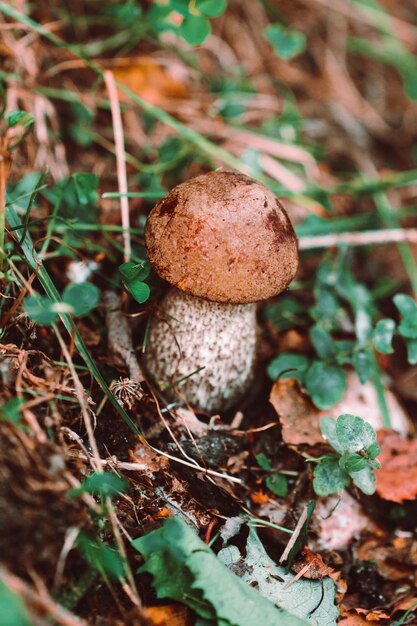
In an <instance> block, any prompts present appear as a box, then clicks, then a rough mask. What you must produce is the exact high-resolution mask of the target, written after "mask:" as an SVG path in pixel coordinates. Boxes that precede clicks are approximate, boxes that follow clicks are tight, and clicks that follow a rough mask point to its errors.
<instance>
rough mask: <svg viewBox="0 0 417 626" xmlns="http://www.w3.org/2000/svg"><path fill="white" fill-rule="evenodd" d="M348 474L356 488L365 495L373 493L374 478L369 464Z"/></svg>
mask: <svg viewBox="0 0 417 626" xmlns="http://www.w3.org/2000/svg"><path fill="white" fill-rule="evenodd" d="M350 476H351V478H352V480H353V482H354V483H355V485H356V486H357V488H358V489H360V490H361V491H363V493H365V494H366V495H367V496H371V495H372V494H374V493H375V488H376V478H375V474H374V473H373V471H372V468H371V467H370V465H367V466H366V467H365V468H364V469H362V470H360V471H359V472H351V473H350Z"/></svg>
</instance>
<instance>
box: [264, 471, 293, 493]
mask: <svg viewBox="0 0 417 626" xmlns="http://www.w3.org/2000/svg"><path fill="white" fill-rule="evenodd" d="M265 485H266V486H267V487H268V489H270V490H271V491H272V493H274V494H275V495H276V496H280V497H281V498H283V497H284V496H286V495H287V493H288V481H287V479H286V478H285V476H283V475H282V474H271V475H270V476H267V478H266V480H265Z"/></svg>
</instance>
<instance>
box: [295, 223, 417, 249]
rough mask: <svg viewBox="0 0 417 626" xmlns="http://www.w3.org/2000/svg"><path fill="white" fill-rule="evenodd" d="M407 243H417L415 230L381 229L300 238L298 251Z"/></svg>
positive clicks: (416, 230)
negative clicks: (341, 246) (342, 246)
mask: <svg viewBox="0 0 417 626" xmlns="http://www.w3.org/2000/svg"><path fill="white" fill-rule="evenodd" d="M404 241H408V242H410V243H417V228H383V229H381V230H364V231H361V232H357V233H331V234H330V235H317V236H312V237H300V238H299V239H298V245H299V248H300V250H314V249H315V248H332V247H334V246H340V245H342V244H346V245H349V246H369V245H384V244H389V243H399V242H404Z"/></svg>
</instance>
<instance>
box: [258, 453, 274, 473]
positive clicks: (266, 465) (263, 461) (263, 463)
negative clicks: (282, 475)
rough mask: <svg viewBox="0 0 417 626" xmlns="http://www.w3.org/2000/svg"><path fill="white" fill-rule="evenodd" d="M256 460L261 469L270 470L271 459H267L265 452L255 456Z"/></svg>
mask: <svg viewBox="0 0 417 626" xmlns="http://www.w3.org/2000/svg"><path fill="white" fill-rule="evenodd" d="M255 459H256V462H257V464H258V465H259V467H261V468H262V469H263V470H265V471H266V472H270V471H271V469H272V465H271V461H270V460H269V459H268V457H267V456H266V454H264V453H263V452H260V453H259V454H257V455H256V456H255Z"/></svg>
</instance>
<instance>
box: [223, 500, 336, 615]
mask: <svg viewBox="0 0 417 626" xmlns="http://www.w3.org/2000/svg"><path fill="white" fill-rule="evenodd" d="M313 509H314V501H312V502H310V503H309V505H308V510H307V520H306V523H305V525H303V529H302V531H301V532H300V535H299V537H298V538H301V546H303V545H305V543H306V541H305V536H304V535H305V534H304V532H303V530H304V527H306V526H307V524H308V522H309V518H310V517H311V513H312V511H313ZM245 548H246V549H245V553H244V554H243V552H242V553H241V552H240V551H239V549H238V548H237V547H236V546H233V545H231V546H228V547H226V548H223V549H222V550H221V551H220V552H219V554H218V558H219V560H221V562H222V563H224V564H225V565H227V567H228V568H230V569H231V570H232V571H236V570H238V571H239V575H240V576H241V578H242V580H243V581H244V582H245V583H246V584H247V585H249V586H250V587H252V588H254V587H255V588H256V589H257V590H258V591H259V593H260V594H262V596H263V597H264V598H266V599H267V600H269V601H270V602H272V603H274V604H276V605H277V606H280V607H281V608H282V609H285V610H286V611H289V612H290V613H291V614H293V615H295V616H296V617H298V618H300V619H303V620H306V623H308V624H310V625H311V626H313V624H314V626H335V625H336V622H337V617H338V610H337V607H336V606H335V586H334V583H333V581H332V579H331V578H330V577H329V576H326V577H325V578H323V580H321V581H319V580H307V579H306V578H300V579H299V580H294V574H293V572H291V571H289V570H288V568H287V567H283V566H280V565H277V564H276V563H274V561H273V560H272V559H271V557H270V556H269V555H268V554H267V553H266V551H265V548H264V547H263V545H262V543H261V541H260V540H259V537H258V535H257V534H256V530H255V529H254V528H253V527H251V528H250V529H249V534H248V539H247V542H246V547H245ZM288 567H290V564H289V565H288ZM292 619H295V618H292ZM239 623H240V622H239ZM286 623H287V622H286ZM296 623H298V622H294V624H296ZM218 624H221V626H226V624H225V622H218ZM232 624H233V625H234V624H236V622H233V623H232ZM258 624H262V625H263V624H264V622H263V620H262V621H261V622H255V621H253V622H252V626H258ZM281 624H282V622H281V620H279V619H278V621H277V622H276V626H281ZM227 626H231V624H230V622H227Z"/></svg>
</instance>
